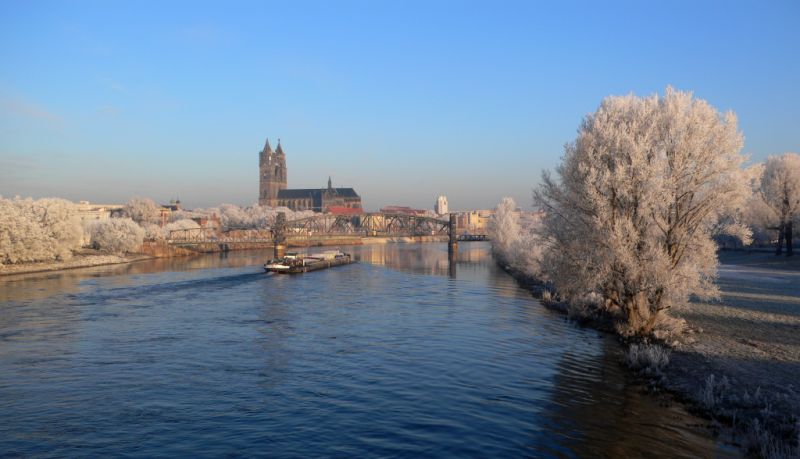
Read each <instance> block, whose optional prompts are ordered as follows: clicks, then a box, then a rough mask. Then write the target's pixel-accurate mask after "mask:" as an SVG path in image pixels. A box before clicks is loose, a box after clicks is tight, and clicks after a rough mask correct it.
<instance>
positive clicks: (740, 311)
mask: <svg viewBox="0 0 800 459" xmlns="http://www.w3.org/2000/svg"><path fill="white" fill-rule="evenodd" d="M719 258H720V268H719V279H718V284H719V287H720V290H721V291H722V295H721V299H720V301H716V302H700V301H693V302H691V303H690V304H688V305H686V306H684V307H682V308H679V309H676V310H673V311H672V312H671V316H672V317H674V318H676V319H683V320H685V321H686V325H687V327H686V330H685V331H684V332H683V333H678V334H677V336H672V337H669V338H668V339H665V340H664V342H662V343H660V344H659V345H660V346H663V347H664V348H666V349H667V350H668V355H669V363H668V364H667V365H665V366H663V367H661V368H654V371H650V372H646V373H647V374H646V377H647V378H648V379H649V382H650V383H651V385H652V386H653V387H654V388H659V389H662V390H667V391H669V392H671V393H673V394H674V395H676V396H678V397H679V398H680V399H682V400H683V401H685V402H687V403H688V404H689V405H690V407H692V408H693V409H694V410H695V411H697V412H698V413H700V414H703V415H704V416H706V417H708V418H710V419H711V420H712V421H713V422H714V423H715V424H716V425H717V426H718V428H720V429H721V430H724V429H728V430H729V432H730V433H731V436H732V437H733V439H734V441H735V442H736V443H737V444H738V445H739V446H741V447H742V448H743V449H744V450H745V451H747V452H748V453H750V454H753V455H754V456H757V457H797V455H798V445H799V444H800V383H798V375H800V257H795V258H786V257H776V256H774V255H772V254H771V253H765V252H747V251H722V252H720V254H719ZM510 273H511V274H512V275H513V276H514V277H516V278H517V280H518V281H519V282H520V283H521V284H522V285H523V286H525V287H526V288H527V289H528V290H530V291H531V292H532V293H533V294H534V296H536V297H538V298H542V299H543V300H545V301H543V303H544V304H545V305H546V306H549V307H553V308H554V309H557V310H560V311H561V312H564V313H567V309H566V308H565V307H563V305H559V304H557V303H554V302H548V301H546V300H548V299H549V296H548V293H547V291H546V289H544V286H543V285H542V284H541V283H538V282H537V281H536V280H535V279H531V278H529V277H526V276H525V275H523V274H522V273H519V272H510ZM543 296H544V298H543ZM587 324H588V325H590V326H593V327H595V328H598V329H601V330H603V331H607V332H613V327H612V324H611V323H610V321H609V320H608V318H598V320H594V321H592V320H590V321H588V322H587Z"/></svg>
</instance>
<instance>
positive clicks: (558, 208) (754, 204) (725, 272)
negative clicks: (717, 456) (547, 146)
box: [492, 87, 800, 458]
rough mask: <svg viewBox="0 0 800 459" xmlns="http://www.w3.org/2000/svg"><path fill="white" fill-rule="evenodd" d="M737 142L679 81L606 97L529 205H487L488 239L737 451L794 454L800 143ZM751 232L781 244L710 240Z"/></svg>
mask: <svg viewBox="0 0 800 459" xmlns="http://www.w3.org/2000/svg"><path fill="white" fill-rule="evenodd" d="M742 146H743V134H742V133H741V132H740V131H739V128H738V124H737V118H736V115H735V114H733V113H732V112H727V113H720V112H718V111H717V110H716V109H715V108H714V107H712V106H711V105H710V104H708V102H706V101H704V100H702V99H698V98H695V97H694V95H693V94H692V93H690V92H682V91H677V90H675V89H673V88H671V87H668V88H667V89H666V91H665V93H664V95H663V96H660V95H653V96H650V97H637V96H635V95H628V96H621V97H619V96H610V97H607V98H605V99H603V101H602V102H601V103H600V106H599V107H598V109H597V111H596V112H594V113H591V114H589V115H587V116H586V117H585V118H584V120H583V122H582V123H581V124H580V126H579V128H578V134H577V137H576V138H575V140H574V141H573V142H570V143H568V144H567V145H566V146H565V148H564V155H563V157H562V158H561V162H560V163H559V164H558V165H557V167H556V168H555V173H554V174H551V173H550V172H548V171H544V172H543V173H542V180H541V183H540V185H539V186H538V187H536V188H534V190H533V200H534V203H535V205H536V207H537V208H538V209H539V212H538V213H537V214H535V215H533V216H526V215H524V213H522V212H519V211H518V210H517V207H516V203H515V202H514V201H513V199H511V198H508V197H506V198H503V199H502V200H501V201H500V203H499V204H498V205H497V207H496V208H495V219H494V228H493V233H492V252H493V254H494V255H495V259H496V260H497V262H498V263H499V264H500V265H501V266H503V267H506V269H507V270H509V271H510V272H511V273H512V275H516V277H518V278H520V279H521V282H522V283H523V284H524V285H527V286H528V287H529V288H530V289H531V290H533V291H534V293H535V294H537V293H538V295H539V296H540V298H541V300H542V303H543V304H545V305H547V306H549V307H552V308H556V309H561V310H562V311H564V312H565V313H566V314H567V315H568V316H569V317H570V318H572V319H573V320H575V321H577V322H583V323H586V324H590V325H592V326H593V327H595V328H598V329H601V330H605V331H609V332H613V333H615V334H616V335H617V336H619V339H620V340H621V341H622V342H623V343H624V344H625V345H626V347H627V357H626V363H627V365H628V366H629V367H630V368H632V369H633V370H634V371H635V372H637V373H638V374H640V375H641V376H642V377H644V378H645V379H646V380H648V381H649V383H650V385H651V386H652V387H654V388H659V389H663V390H667V391H671V392H673V393H675V394H676V395H678V396H679V397H680V398H683V399H685V400H686V401H688V402H689V403H690V405H691V406H694V407H695V409H696V410H697V411H698V412H700V413H702V414H705V415H707V416H708V417H710V418H711V419H712V420H713V421H714V423H716V424H718V425H720V426H728V427H730V428H731V430H730V432H731V433H732V434H733V436H734V438H735V442H736V443H737V444H739V446H741V447H742V449H743V450H744V451H745V453H746V454H748V455H751V456H755V457H766V458H784V457H798V456H800V418H799V417H798V416H800V397H798V394H797V390H798V389H797V388H795V387H794V386H795V385H797V384H798V383H797V375H798V374H800V337H798V335H800V334H799V333H798V330H800V318H799V317H798V310H797V309H798V306H800V271H798V269H796V268H797V262H795V261H793V260H794V258H793V257H791V255H792V241H793V226H794V223H795V222H796V221H797V219H798V217H800V155H798V154H795V153H785V154H784V155H782V156H780V157H774V156H773V157H770V158H769V159H768V160H767V161H766V162H765V163H763V164H756V165H752V166H747V165H746V162H747V157H746V156H745V155H743V154H742V153H741V150H742ZM532 217H533V218H532ZM753 242H757V243H758V244H760V245H770V244H775V246H776V251H775V252H776V254H781V247H782V246H783V245H784V242H785V247H786V254H787V257H786V258H784V259H782V262H781V263H776V262H775V260H774V255H768V254H763V253H761V254H758V253H756V254H752V253H751V254H750V255H748V256H744V255H739V256H733V255H730V254H729V253H727V252H720V248H721V247H729V246H734V247H742V246H750V245H751V243H753ZM720 262H722V263H721V264H720Z"/></svg>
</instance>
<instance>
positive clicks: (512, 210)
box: [491, 197, 522, 264]
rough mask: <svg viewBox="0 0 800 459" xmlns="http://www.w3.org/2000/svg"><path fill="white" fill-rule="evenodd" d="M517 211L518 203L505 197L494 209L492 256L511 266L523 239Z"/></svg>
mask: <svg viewBox="0 0 800 459" xmlns="http://www.w3.org/2000/svg"><path fill="white" fill-rule="evenodd" d="M516 210H517V203H516V202H514V199H512V198H510V197H504V198H503V199H502V200H500V203H498V204H497V207H495V209H494V225H493V226H492V234H491V237H492V254H493V255H494V256H495V257H496V258H497V259H498V261H500V262H501V263H503V264H511V261H512V260H511V259H512V258H513V253H514V251H515V250H516V249H517V243H518V241H519V239H520V237H522V231H521V229H520V227H519V216H518V215H517V213H516Z"/></svg>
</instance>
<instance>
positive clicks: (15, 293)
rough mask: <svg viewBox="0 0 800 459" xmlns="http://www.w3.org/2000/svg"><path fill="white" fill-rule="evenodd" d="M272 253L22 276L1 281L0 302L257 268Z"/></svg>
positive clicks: (231, 254) (220, 255)
mask: <svg viewBox="0 0 800 459" xmlns="http://www.w3.org/2000/svg"><path fill="white" fill-rule="evenodd" d="M271 254H272V251H271V250H266V251H265V250H258V251H249V250H248V251H241V252H229V253H227V254H225V253H213V254H204V255H196V256H188V257H172V258H155V259H150V260H143V261H137V262H133V263H121V264H116V265H104V266H94V267H89V268H76V269H66V270H62V271H51V272H43V273H32V274H19V275H14V276H8V277H4V278H0V301H3V302H5V301H12V300H17V301H21V300H30V299H37V298H47V297H50V296H54V295H63V294H70V293H78V292H81V291H82V290H83V289H84V288H85V285H84V284H82V282H84V281H91V279H93V278H97V277H115V276H116V279H106V282H108V281H110V282H111V283H110V284H109V285H112V286H115V287H122V286H128V285H133V284H134V283H135V281H136V279H135V278H131V277H129V276H131V275H139V274H153V273H159V272H164V271H190V270H195V269H209V268H235V267H243V266H256V265H260V264H262V263H264V261H265V260H266V259H267V258H269V256H270V255H271Z"/></svg>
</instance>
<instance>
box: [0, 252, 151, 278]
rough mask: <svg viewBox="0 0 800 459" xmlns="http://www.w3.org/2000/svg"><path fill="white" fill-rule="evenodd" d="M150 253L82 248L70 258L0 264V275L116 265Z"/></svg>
mask: <svg viewBox="0 0 800 459" xmlns="http://www.w3.org/2000/svg"><path fill="white" fill-rule="evenodd" d="M152 258H156V257H153V256H151V255H144V254H131V255H109V254H103V253H100V252H98V251H96V250H90V249H82V250H80V251H79V252H78V253H76V254H75V255H74V256H73V257H72V258H70V259H69V260H65V261H44V262H39V263H22V264H18V265H0V276H11V275H15V274H31V273H41V272H49V271H62V270H66V269H77V268H91V267H94V266H103V265H117V264H122V263H131V262H134V261H141V260H150V259H152Z"/></svg>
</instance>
